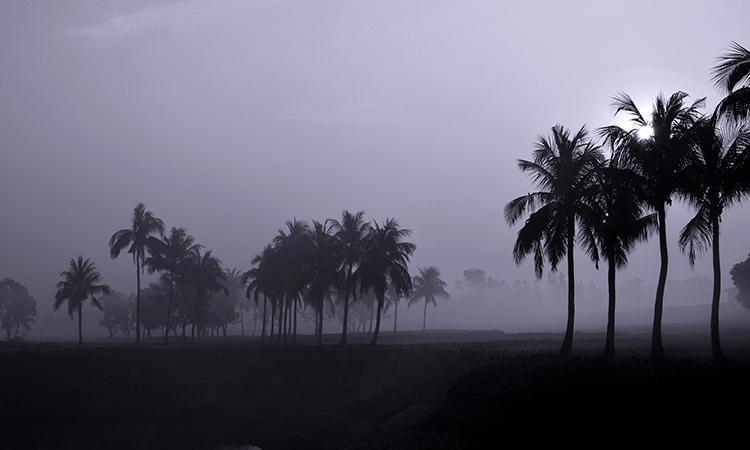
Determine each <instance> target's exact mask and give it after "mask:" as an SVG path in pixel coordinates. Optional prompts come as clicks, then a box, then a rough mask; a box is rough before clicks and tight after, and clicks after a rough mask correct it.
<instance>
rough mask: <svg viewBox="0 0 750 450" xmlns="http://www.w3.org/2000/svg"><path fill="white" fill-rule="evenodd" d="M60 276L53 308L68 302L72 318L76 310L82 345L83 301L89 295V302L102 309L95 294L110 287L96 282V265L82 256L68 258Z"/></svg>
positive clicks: (79, 343) (56, 308)
mask: <svg viewBox="0 0 750 450" xmlns="http://www.w3.org/2000/svg"><path fill="white" fill-rule="evenodd" d="M60 276H61V277H63V281H60V282H59V283H57V285H56V286H55V287H56V288H57V293H55V304H54V310H55V311H57V310H58V309H60V306H61V305H62V304H63V302H65V301H67V302H68V314H70V318H71V319H72V318H73V313H74V312H76V311H78V346H79V347H82V346H83V327H82V320H83V319H82V316H83V302H84V301H86V299H87V298H89V297H91V303H92V304H93V305H94V306H96V307H97V308H99V309H100V310H103V309H104V308H102V305H101V304H100V303H99V301H98V300H97V299H96V297H95V295H99V294H109V292H110V289H109V286H107V285H106V284H96V283H99V282H100V281H101V280H102V277H101V275H99V272H98V271H97V270H96V266H94V263H93V262H91V260H89V259H88V258H87V259H86V260H85V261H84V260H83V256H79V257H78V260H77V261H76V260H75V259H72V258H71V260H70V268H69V269H68V270H66V271H63V272H60Z"/></svg>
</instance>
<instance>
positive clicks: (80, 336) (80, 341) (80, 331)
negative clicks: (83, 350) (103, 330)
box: [8, 302, 83, 347]
mask: <svg viewBox="0 0 750 450" xmlns="http://www.w3.org/2000/svg"><path fill="white" fill-rule="evenodd" d="M82 315H83V302H81V303H79V304H78V346H79V347H83V325H82V324H83V319H82V318H81V316H82ZM8 335H9V336H10V333H8Z"/></svg>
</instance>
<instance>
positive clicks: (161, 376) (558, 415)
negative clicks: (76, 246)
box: [0, 329, 750, 450]
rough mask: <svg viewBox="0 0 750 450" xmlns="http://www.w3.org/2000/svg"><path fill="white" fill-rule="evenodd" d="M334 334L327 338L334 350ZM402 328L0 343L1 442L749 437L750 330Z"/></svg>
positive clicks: (124, 444) (483, 442)
mask: <svg viewBox="0 0 750 450" xmlns="http://www.w3.org/2000/svg"><path fill="white" fill-rule="evenodd" d="M337 338H338V336H335V335H330V336H327V339H328V340H329V341H330V343H334V342H336V340H337ZM722 338H723V344H724V350H725V354H726V356H727V358H728V359H730V364H729V365H728V366H727V367H715V366H714V365H712V364H711V363H710V360H709V359H708V356H709V355H710V347H709V345H708V336H706V335H705V334H702V333H697V334H690V333H686V334H679V335H666V336H665V347H666V351H667V354H668V358H667V360H665V361H663V362H660V363H656V362H651V361H649V360H648V359H647V358H646V355H647V352H648V345H649V336H648V335H640V334H632V335H628V334H622V335H619V336H618V343H617V344H618V358H617V360H616V361H615V362H607V361H603V360H601V359H599V358H598V357H597V355H598V354H599V353H600V352H601V351H602V349H603V345H604V339H603V336H602V335H600V334H580V333H579V334H578V335H577V336H576V341H575V344H574V353H575V354H574V355H573V356H572V357H568V358H560V357H558V356H557V355H556V350H557V348H558V346H559V344H560V342H561V336H560V335H556V334H517V335H505V334H504V333H502V332H499V331H428V332H426V333H424V334H423V333H419V332H400V333H399V334H398V335H397V336H396V337H393V336H392V335H391V334H390V333H385V334H384V335H383V340H382V342H383V345H378V346H376V347H370V346H367V345H364V344H363V342H365V341H366V336H364V335H362V336H357V335H355V336H352V341H353V344H351V345H348V346H338V345H324V346H322V347H315V346H312V345H311V342H310V337H309V336H302V337H301V339H300V342H298V345H297V346H296V347H285V348H281V347H266V348H260V346H259V345H258V341H257V338H238V337H235V338H229V339H210V340H203V341H200V342H197V343H196V344H195V345H183V344H179V345H170V347H168V348H164V347H163V346H161V345H160V344H158V339H154V341H153V342H151V341H147V342H146V344H145V345H143V346H142V347H141V348H135V347H132V346H131V345H129V344H128V345H125V343H114V344H113V343H109V342H108V341H101V342H96V343H88V344H86V345H85V347H84V348H83V349H77V348H75V347H73V346H72V345H71V344H61V343H53V342H46V343H24V344H7V343H2V344H0V386H1V387H0V424H1V425H0V430H1V431H2V432H1V433H0V439H1V440H2V442H0V447H2V448H34V449H36V448H38V449H57V448H60V449H89V448H90V449H134V448H142V449H171V448H175V449H207V450H216V449H219V448H222V447H223V446H234V447H240V446H244V445H248V444H252V445H256V446H258V447H260V448H262V449H263V450H274V449H313V450H315V449H370V448H373V449H413V448H445V449H449V448H450V449H455V448H500V447H506V446H508V447H511V448H515V447H520V446H524V447H525V446H527V445H534V444H560V443H563V442H565V443H573V444H575V445H586V446H589V445H597V446H599V445H609V444H613V443H617V444H622V443H631V444H633V445H643V444H646V443H667V442H669V443H670V444H675V443H679V442H680V441H681V442H682V443H687V444H690V443H694V442H695V440H696V439H704V438H710V439H714V440H715V441H716V442H719V441H726V442H734V441H735V439H737V437H740V438H744V437H745V434H746V433H745V431H744V430H745V428H746V423H747V418H746V415H745V413H744V412H743V411H746V410H747V407H748V404H749V403H748V401H749V400H750V387H748V386H749V384H750V360H749V359H748V357H750V333H749V332H748V331H746V330H736V329H735V330H729V331H727V332H725V333H724V334H723V335H722Z"/></svg>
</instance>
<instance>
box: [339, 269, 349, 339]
mask: <svg viewBox="0 0 750 450" xmlns="http://www.w3.org/2000/svg"><path fill="white" fill-rule="evenodd" d="M351 282H352V266H351V265H349V268H348V269H347V272H346V287H345V288H344V328H343V330H342V331H341V341H340V342H339V345H346V327H347V325H348V324H349V284H351Z"/></svg>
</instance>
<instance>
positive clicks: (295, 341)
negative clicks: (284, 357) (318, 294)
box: [292, 295, 299, 345]
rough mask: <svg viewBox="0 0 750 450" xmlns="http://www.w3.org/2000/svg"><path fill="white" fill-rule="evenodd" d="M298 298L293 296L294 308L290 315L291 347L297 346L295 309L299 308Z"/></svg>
mask: <svg viewBox="0 0 750 450" xmlns="http://www.w3.org/2000/svg"><path fill="white" fill-rule="evenodd" d="M298 303H299V298H298V297H297V296H296V295H295V296H294V308H292V314H293V318H294V324H293V325H292V327H293V328H292V345H297V308H298V307H299V305H298Z"/></svg>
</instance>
